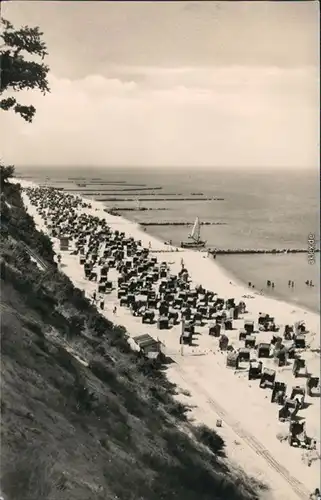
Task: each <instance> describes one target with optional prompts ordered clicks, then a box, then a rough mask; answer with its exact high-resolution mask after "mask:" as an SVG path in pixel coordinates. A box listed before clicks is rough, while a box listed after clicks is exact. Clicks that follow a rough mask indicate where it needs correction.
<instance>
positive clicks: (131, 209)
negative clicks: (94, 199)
mask: <svg viewBox="0 0 321 500" xmlns="http://www.w3.org/2000/svg"><path fill="white" fill-rule="evenodd" d="M150 210H153V211H155V210H156V211H157V210H162V211H163V210H169V208H165V207H140V208H136V207H121V208H118V207H115V208H112V209H110V210H109V211H110V212H111V211H113V212H145V211H150ZM106 211H107V210H106Z"/></svg>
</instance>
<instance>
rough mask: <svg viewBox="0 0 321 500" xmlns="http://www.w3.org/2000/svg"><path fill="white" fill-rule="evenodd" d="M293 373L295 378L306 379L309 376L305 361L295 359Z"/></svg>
mask: <svg viewBox="0 0 321 500" xmlns="http://www.w3.org/2000/svg"><path fill="white" fill-rule="evenodd" d="M292 373H293V375H294V377H295V378H297V377H299V376H302V377H306V376H307V374H308V370H307V366H306V362H305V359H302V358H295V359H294V362H293V367H292Z"/></svg>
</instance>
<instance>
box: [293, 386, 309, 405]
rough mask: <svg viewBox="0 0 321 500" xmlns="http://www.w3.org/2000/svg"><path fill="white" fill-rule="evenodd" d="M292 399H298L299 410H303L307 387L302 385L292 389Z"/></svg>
mask: <svg viewBox="0 0 321 500" xmlns="http://www.w3.org/2000/svg"><path fill="white" fill-rule="evenodd" d="M290 399H292V400H294V399H297V400H298V401H299V403H300V405H299V408H303V407H304V402H305V387H303V386H300V385H296V386H295V387H292V391H291V396H290Z"/></svg>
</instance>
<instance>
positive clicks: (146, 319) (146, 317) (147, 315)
mask: <svg viewBox="0 0 321 500" xmlns="http://www.w3.org/2000/svg"><path fill="white" fill-rule="evenodd" d="M154 318H155V313H154V311H150V310H148V309H147V310H146V311H145V312H144V314H143V316H142V323H153V322H154Z"/></svg>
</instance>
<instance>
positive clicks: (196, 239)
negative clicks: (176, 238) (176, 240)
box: [181, 217, 206, 248]
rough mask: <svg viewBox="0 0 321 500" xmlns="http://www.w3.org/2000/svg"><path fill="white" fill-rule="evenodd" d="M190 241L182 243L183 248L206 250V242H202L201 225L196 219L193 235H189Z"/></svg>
mask: <svg viewBox="0 0 321 500" xmlns="http://www.w3.org/2000/svg"><path fill="white" fill-rule="evenodd" d="M188 237H189V238H190V241H182V242H181V248H204V247H205V245H206V241H203V240H201V223H200V220H199V218H198V217H196V219H195V222H194V226H193V229H192V232H191V234H189V235H188Z"/></svg>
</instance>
